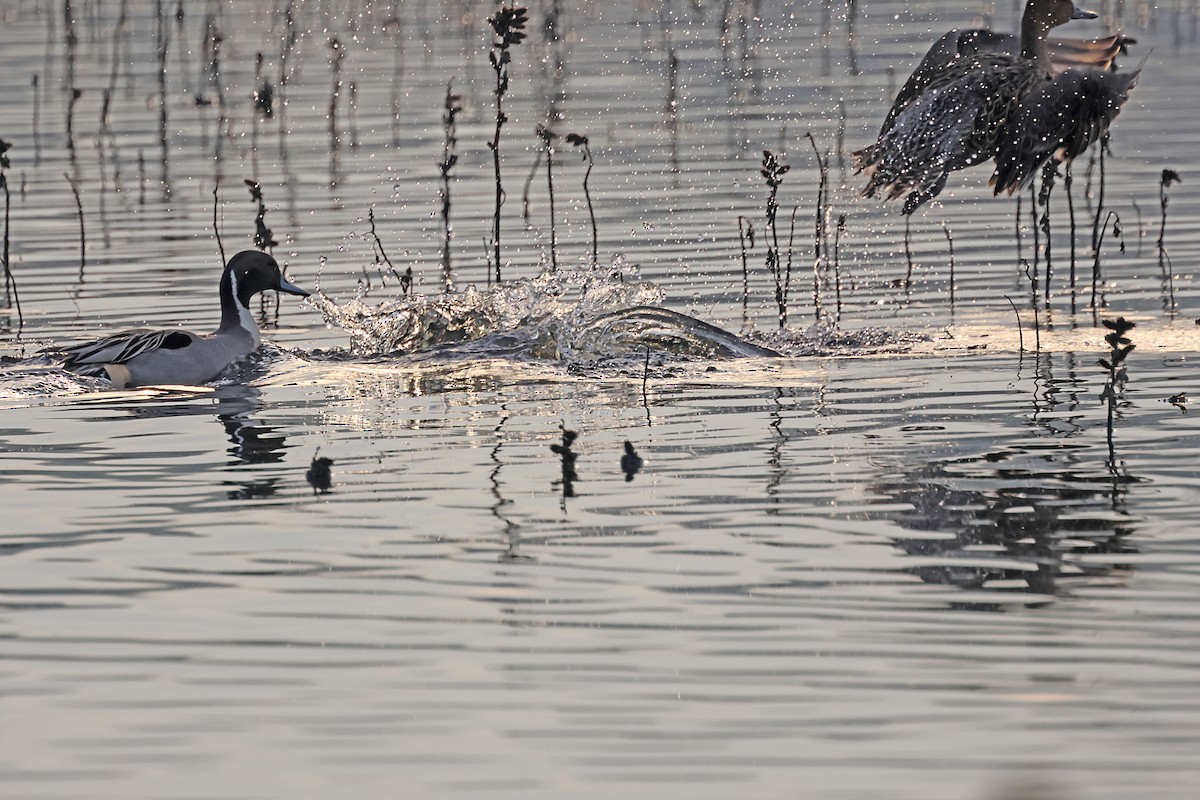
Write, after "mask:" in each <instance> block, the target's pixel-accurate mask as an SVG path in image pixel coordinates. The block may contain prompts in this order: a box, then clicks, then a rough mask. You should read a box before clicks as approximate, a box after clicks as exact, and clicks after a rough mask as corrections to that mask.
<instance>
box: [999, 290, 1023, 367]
mask: <svg viewBox="0 0 1200 800" xmlns="http://www.w3.org/2000/svg"><path fill="white" fill-rule="evenodd" d="M1004 299H1005V300H1007V301H1008V304H1009V305H1010V306H1012V310H1013V316H1014V317H1016V318H1017V347H1018V348H1019V352H1021V353H1024V352H1025V329H1024V328H1023V327H1021V312H1020V311H1018V310H1017V304H1016V303H1014V302H1013V299H1012V298H1011V297H1009V296H1008V295H1004Z"/></svg>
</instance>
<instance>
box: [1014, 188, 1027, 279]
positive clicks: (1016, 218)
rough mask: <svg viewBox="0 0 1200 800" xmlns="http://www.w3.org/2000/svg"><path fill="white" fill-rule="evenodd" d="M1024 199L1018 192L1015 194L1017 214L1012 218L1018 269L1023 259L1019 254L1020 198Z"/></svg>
mask: <svg viewBox="0 0 1200 800" xmlns="http://www.w3.org/2000/svg"><path fill="white" fill-rule="evenodd" d="M1022 197H1024V195H1022V194H1021V193H1020V192H1017V213H1016V215H1015V216H1014V217H1013V239H1014V240H1016V243H1017V266H1018V267H1020V266H1021V264H1022V262H1024V261H1025V257H1024V256H1023V255H1022V254H1021V198H1022Z"/></svg>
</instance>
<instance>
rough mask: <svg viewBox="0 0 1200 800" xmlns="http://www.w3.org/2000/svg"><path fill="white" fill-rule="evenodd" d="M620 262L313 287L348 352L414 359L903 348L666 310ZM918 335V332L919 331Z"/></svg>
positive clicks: (892, 340)
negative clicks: (720, 322)
mask: <svg viewBox="0 0 1200 800" xmlns="http://www.w3.org/2000/svg"><path fill="white" fill-rule="evenodd" d="M637 275H638V271H637V267H636V265H632V264H628V263H626V262H624V261H623V260H622V259H617V260H615V261H614V263H613V265H612V266H611V267H610V268H608V269H588V268H578V269H567V270H559V271H558V272H543V273H542V274H541V275H539V276H537V277H536V278H528V279H521V280H516V281H511V282H508V283H504V284H501V285H499V286H496V287H492V288H489V289H487V290H486V291H479V290H478V289H477V288H476V287H474V286H471V287H468V289H467V290H466V291H465V292H462V293H459V294H439V295H417V296H413V297H403V298H398V299H394V300H385V301H383V302H380V303H377V304H372V303H370V302H368V297H367V295H368V294H369V291H360V293H359V294H358V295H357V296H356V297H354V298H353V299H351V300H349V301H347V302H345V303H338V302H337V301H335V300H333V299H332V298H330V297H328V296H327V295H325V294H324V293H322V292H320V291H318V292H317V294H316V295H314V297H313V302H314V303H315V304H316V306H317V307H318V308H319V309H320V311H321V313H322V314H323V315H324V317H325V320H326V322H327V323H328V324H330V325H334V326H337V327H339V328H342V329H343V330H345V331H346V332H347V333H348V334H349V335H350V353H351V355H353V356H357V357H363V356H371V355H392V354H403V355H405V356H408V357H410V358H417V359H429V358H433V359H448V358H456V359H465V358H476V359H487V358H530V359H545V360H553V361H566V362H572V363H578V362H595V361H605V360H609V359H624V358H628V357H630V356H638V355H641V354H642V353H645V352H646V351H647V349H649V350H650V351H653V352H655V353H658V354H666V355H669V356H674V357H678V358H712V359H727V358H747V357H751V358H753V357H760V358H761V357H773V356H780V355H785V356H807V355H814V354H821V355H846V354H861V353H863V352H874V353H880V352H902V351H906V350H908V349H910V348H911V346H912V344H913V343H914V339H913V337H912V336H907V335H904V334H897V333H895V332H892V331H887V330H884V329H881V328H870V329H859V330H854V331H846V330H841V329H839V328H837V327H836V326H834V325H833V324H832V323H831V322H829V321H823V322H820V323H817V324H815V325H812V326H811V327H809V328H807V329H788V330H785V331H782V332H777V333H774V334H766V335H755V336H754V340H753V341H750V340H748V339H745V338H742V337H739V336H737V335H735V334H733V333H730V332H729V331H726V330H723V329H721V328H718V327H716V326H714V325H711V324H709V323H707V322H704V321H702V320H699V319H696V318H695V317H691V316H688V315H686V314H681V313H679V312H676V311H671V310H669V309H666V308H663V307H662V304H663V303H664V302H665V299H666V297H665V293H664V292H663V290H662V289H660V288H659V287H658V286H656V285H654V284H652V283H648V282H642V281H638V280H637ZM919 338H924V337H919Z"/></svg>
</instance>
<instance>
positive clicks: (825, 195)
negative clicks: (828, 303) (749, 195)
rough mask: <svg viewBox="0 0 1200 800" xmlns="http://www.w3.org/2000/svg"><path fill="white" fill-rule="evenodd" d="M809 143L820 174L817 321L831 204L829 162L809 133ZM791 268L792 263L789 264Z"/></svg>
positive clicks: (815, 253) (815, 251)
mask: <svg viewBox="0 0 1200 800" xmlns="http://www.w3.org/2000/svg"><path fill="white" fill-rule="evenodd" d="M807 136H808V141H809V142H810V143H811V144H812V149H813V155H815V156H816V159H817V171H818V173H819V176H820V177H819V181H818V183H817V212H816V219H815V226H814V229H813V314H814V316H816V318H817V319H820V318H821V261H822V259H823V258H824V249H823V245H824V244H825V242H826V241H827V239H828V232H827V231H826V230H825V214H826V207H827V205H828V203H829V160H828V158H825V157H822V155H821V151H820V149H819V148H818V147H817V140H816V138H815V137H813V135H812V132H811V131H809V132H808V134H807ZM789 266H790V262H789ZM791 277H792V276H791V270H790V269H789V270H788V274H787V276H786V279H785V280H784V289H785V292H786V290H787V288H788V287H790V285H791Z"/></svg>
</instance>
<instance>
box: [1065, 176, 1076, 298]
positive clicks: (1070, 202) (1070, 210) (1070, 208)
mask: <svg viewBox="0 0 1200 800" xmlns="http://www.w3.org/2000/svg"><path fill="white" fill-rule="evenodd" d="M1071 164H1072V162H1070V161H1068V162H1067V167H1066V172H1065V173H1064V177H1063V188H1065V189H1066V190H1067V214H1068V216H1070V218H1071V266H1070V277H1069V280H1070V283H1071V311H1072V313H1073V312H1074V311H1075V196H1074V194H1073V193H1072V191H1071V185H1072V176H1071Z"/></svg>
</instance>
